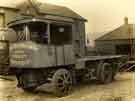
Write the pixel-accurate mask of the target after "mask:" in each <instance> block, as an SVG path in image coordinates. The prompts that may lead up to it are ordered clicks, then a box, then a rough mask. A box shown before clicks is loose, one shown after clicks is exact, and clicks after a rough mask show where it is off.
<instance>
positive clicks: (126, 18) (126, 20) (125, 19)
mask: <svg viewBox="0 0 135 101" xmlns="http://www.w3.org/2000/svg"><path fill="white" fill-rule="evenodd" d="M124 21H125V25H127V24H128V17H125V18H124Z"/></svg>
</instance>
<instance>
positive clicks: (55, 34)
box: [8, 12, 124, 96]
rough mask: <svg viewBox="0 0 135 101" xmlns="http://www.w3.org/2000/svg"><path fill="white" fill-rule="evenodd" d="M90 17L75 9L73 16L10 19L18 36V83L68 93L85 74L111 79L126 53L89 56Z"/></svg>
mask: <svg viewBox="0 0 135 101" xmlns="http://www.w3.org/2000/svg"><path fill="white" fill-rule="evenodd" d="M86 21H87V20H85V19H82V18H81V17H80V16H79V15H77V14H76V13H73V12H72V14H71V16H70V17H69V16H68V15H67V16H66V15H63V16H56V15H51V14H50V15H46V16H44V15H42V16H37V15H35V16H33V15H28V14H26V15H24V14H20V15H19V16H17V17H15V18H14V19H13V20H12V21H10V22H9V23H8V27H9V28H12V29H13V30H14V31H15V32H16V37H17V39H16V40H15V41H14V42H12V43H10V51H9V53H10V68H12V69H14V71H15V75H16V77H17V80H18V87H21V88H22V89H24V90H26V91H32V90H34V89H36V88H37V87H39V86H41V85H44V84H49V85H50V86H51V87H50V89H52V92H53V93H54V94H56V95H57V96H65V95H67V94H69V92H70V91H71V89H72V88H73V85H74V84H76V83H78V81H79V80H81V79H84V78H87V79H89V80H98V81H100V82H101V83H110V82H111V81H112V80H113V79H114V76H115V75H116V73H117V71H118V69H119V64H121V63H122V62H124V60H123V57H124V56H121V55H116V56H115V55H114V56H100V55H99V56H86V53H87V51H86V46H85V22H86Z"/></svg>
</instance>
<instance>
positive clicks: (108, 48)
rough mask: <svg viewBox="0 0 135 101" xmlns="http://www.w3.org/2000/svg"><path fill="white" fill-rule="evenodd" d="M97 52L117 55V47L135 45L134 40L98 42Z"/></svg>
mask: <svg viewBox="0 0 135 101" xmlns="http://www.w3.org/2000/svg"><path fill="white" fill-rule="evenodd" d="M95 44H96V50H97V51H98V53H100V54H116V49H115V47H116V45H122V44H133V41H132V40H108V41H96V42H95ZM132 46H133V45H132Z"/></svg>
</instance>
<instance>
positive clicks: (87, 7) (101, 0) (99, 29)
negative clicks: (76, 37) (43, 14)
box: [38, 0, 135, 38]
mask: <svg viewBox="0 0 135 101" xmlns="http://www.w3.org/2000/svg"><path fill="white" fill-rule="evenodd" d="M38 1H42V2H48V3H53V4H57V5H63V6H67V7H69V8H71V9H72V10H74V11H76V12H77V13H78V14H80V15H81V16H83V17H85V18H86V19H88V22H87V23H86V33H91V34H92V36H91V37H94V38H95V37H97V36H101V35H102V34H104V33H105V32H109V31H112V30H114V29H115V28H117V27H119V26H120V25H122V24H124V17H128V18H129V23H135V13H134V10H135V0H38ZM98 34H99V35H98Z"/></svg>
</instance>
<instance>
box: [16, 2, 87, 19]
mask: <svg viewBox="0 0 135 101" xmlns="http://www.w3.org/2000/svg"><path fill="white" fill-rule="evenodd" d="M23 6H24V7H23ZM25 6H32V7H33V8H34V9H35V10H36V11H37V12H38V13H39V14H44V15H54V16H61V17H68V18H74V19H78V20H83V21H87V20H86V19H85V18H83V17H82V16H80V15H79V14H77V13H76V12H74V11H73V10H71V9H69V8H67V7H64V6H58V5H54V4H49V3H43V2H39V1H34V0H33V1H32V0H27V1H25V2H24V4H23V3H21V4H19V5H18V6H17V7H18V8H22V9H24V8H26V9H27V7H25Z"/></svg>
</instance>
